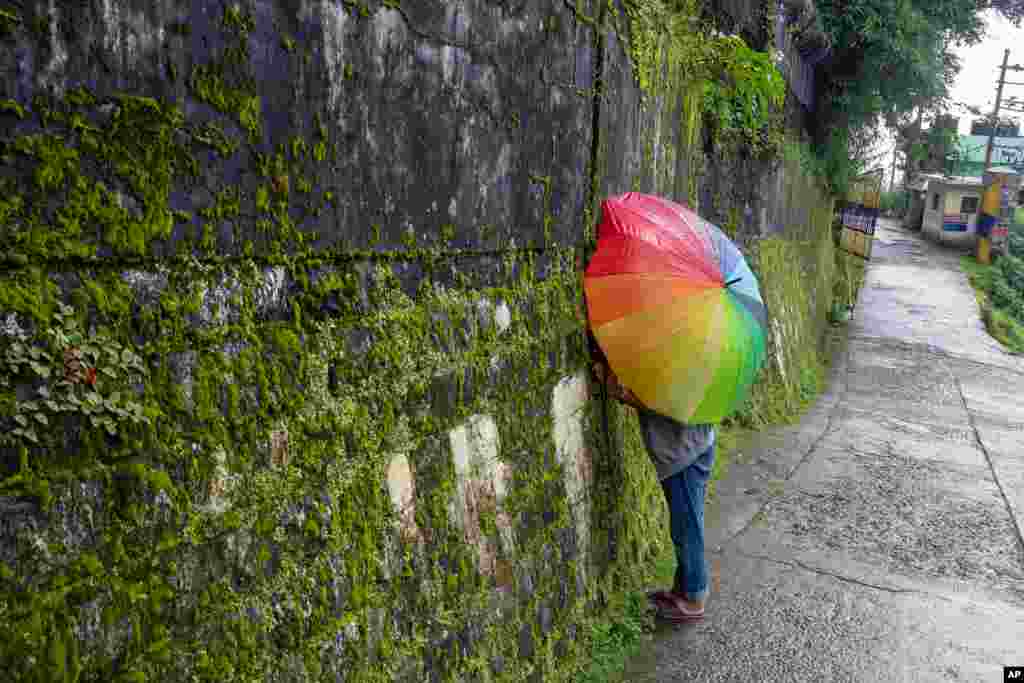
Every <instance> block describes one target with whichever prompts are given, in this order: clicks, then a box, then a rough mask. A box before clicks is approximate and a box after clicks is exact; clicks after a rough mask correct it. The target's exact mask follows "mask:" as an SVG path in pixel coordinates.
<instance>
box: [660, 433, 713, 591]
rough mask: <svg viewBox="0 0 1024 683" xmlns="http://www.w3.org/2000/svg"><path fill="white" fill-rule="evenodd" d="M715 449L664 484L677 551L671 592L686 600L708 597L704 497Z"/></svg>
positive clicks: (673, 540)
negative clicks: (683, 596)
mask: <svg viewBox="0 0 1024 683" xmlns="http://www.w3.org/2000/svg"><path fill="white" fill-rule="evenodd" d="M714 462H715V447H714V446H712V447H711V448H709V449H708V450H706V451H704V453H702V454H701V455H700V456H698V457H697V459H696V460H695V461H694V462H693V464H692V465H690V466H689V467H687V468H686V469H684V470H682V471H680V472H679V473H677V474H673V475H672V476H671V477H668V478H667V479H663V480H662V481H661V488H662V490H664V491H665V500H666V501H667V502H668V512H669V523H670V531H671V533H672V544H673V545H675V547H676V577H675V582H674V584H673V586H672V590H673V591H674V592H676V593H679V594H681V595H685V596H686V599H687V600H703V599H704V598H706V597H707V595H708V569H707V565H706V564H705V562H704V495H705V493H706V492H707V484H708V479H709V478H710V477H711V465H712V464H713V463H714Z"/></svg>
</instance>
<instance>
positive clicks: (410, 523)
mask: <svg viewBox="0 0 1024 683" xmlns="http://www.w3.org/2000/svg"><path fill="white" fill-rule="evenodd" d="M388 492H389V493H390V494H391V504H392V505H393V506H394V508H395V513H396V514H397V516H398V524H399V531H400V532H401V535H402V540H403V541H405V542H408V543H413V542H417V541H419V540H421V538H422V535H421V534H420V530H419V527H418V526H417V525H416V480H415V478H414V477H413V472H412V467H411V466H410V464H409V458H408V457H407V456H406V455H405V454H403V453H400V454H398V455H395V456H394V457H392V458H391V463H390V464H389V465H388Z"/></svg>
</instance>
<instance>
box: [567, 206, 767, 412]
mask: <svg viewBox="0 0 1024 683" xmlns="http://www.w3.org/2000/svg"><path fill="white" fill-rule="evenodd" d="M602 213H603V220H602V223H601V226H600V228H599V231H598V241H597V250H596V251H595V253H594V255H593V257H591V259H590V263H589V264H588V265H587V269H586V272H585V273H584V279H583V286H584V293H585V295H586V300H587V314H588V316H589V319H590V326H591V329H592V330H593V332H594V337H595V338H596V339H597V342H598V344H600V346H601V350H602V351H604V353H605V355H606V356H607V357H608V362H609V364H610V365H611V368H612V370H614V371H615V373H616V374H617V375H618V376H619V380H620V381H621V382H622V384H623V385H624V386H626V387H627V388H628V389H630V390H631V391H632V392H633V393H634V394H636V396H637V398H639V399H640V400H641V401H642V402H643V403H644V405H645V406H647V407H648V408H650V409H651V410H653V411H655V412H658V413H661V414H663V415H667V416H669V417H673V418H675V419H677V420H679V421H681V422H688V423H692V424H704V423H716V422H721V421H722V419H723V418H725V417H726V416H727V415H729V414H730V413H732V412H733V411H734V410H735V409H736V408H738V407H739V406H740V405H741V404H742V402H743V400H744V399H745V398H746V396H747V393H748V392H749V390H750V387H751V385H752V384H753V382H754V378H755V376H756V374H757V371H758V370H759V369H760V367H761V365H762V364H763V362H764V359H765V341H766V327H767V317H768V316H767V311H766V309H765V305H764V301H763V300H762V298H761V292H760V289H759V288H758V284H757V279H756V278H755V277H754V274H753V273H752V272H751V270H750V267H749V266H748V265H747V262H746V260H745V259H744V258H743V254H742V253H741V252H740V250H739V248H738V247H737V246H736V245H735V244H733V242H732V241H731V240H730V239H729V238H728V237H727V236H726V235H725V234H724V233H723V232H722V231H721V230H719V229H718V228H717V227H715V226H714V225H712V224H711V223H709V222H707V221H705V220H704V219H702V218H701V217H700V216H698V215H697V214H696V213H694V212H693V211H691V210H690V209H688V208H686V207H685V206H681V205H679V204H676V203H674V202H671V201H668V200H666V199H663V198H660V197H654V196H651V195H644V194H639V193H633V192H631V193H628V194H625V195H621V196H619V197H612V198H610V199H607V200H605V201H604V203H603V204H602Z"/></svg>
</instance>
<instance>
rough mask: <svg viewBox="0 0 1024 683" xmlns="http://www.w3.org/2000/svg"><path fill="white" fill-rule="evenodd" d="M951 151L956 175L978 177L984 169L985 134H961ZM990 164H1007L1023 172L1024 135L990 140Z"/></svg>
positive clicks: (1018, 171) (986, 141) (986, 139)
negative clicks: (953, 149) (954, 148)
mask: <svg viewBox="0 0 1024 683" xmlns="http://www.w3.org/2000/svg"><path fill="white" fill-rule="evenodd" d="M958 142H959V144H958V146H957V149H956V150H955V151H954V152H953V153H952V159H951V165H952V172H953V173H955V174H956V175H958V176H966V177H969V178H980V177H981V175H982V173H983V172H984V170H985V146H986V145H988V136H987V135H961V136H960V139H959V141H958ZM991 165H992V166H1009V167H1010V168H1012V169H1013V170H1014V171H1016V172H1017V173H1024V137H997V138H994V139H993V141H992V161H991Z"/></svg>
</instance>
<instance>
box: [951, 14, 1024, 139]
mask: <svg viewBox="0 0 1024 683" xmlns="http://www.w3.org/2000/svg"><path fill="white" fill-rule="evenodd" d="M985 23H986V25H987V26H988V31H987V33H986V35H985V38H984V39H983V40H982V42H981V43H980V44H978V45H972V46H971V47H961V48H958V49H956V50H955V52H956V54H957V56H958V57H960V63H961V64H960V65H961V70H960V74H959V75H958V76H957V78H956V82H955V83H954V84H953V90H952V96H953V100H955V101H957V102H963V103H966V104H969V105H973V106H975V107H981V110H982V111H983V112H985V113H990V112H991V111H992V107H993V106H994V105H995V103H996V85H997V83H998V81H999V67H1000V65H1001V64H1002V63H1003V51H1004V50H1006V49H1007V48H1008V49H1009V50H1010V64H1024V27H1022V28H1014V26H1013V24H1011V23H1010V22H1008V21H1007V20H1006V19H1004V18H1003V17H1001V16H999V15H998V14H996V13H995V12H986V13H985ZM1006 80H1007V81H1012V82H1016V83H1024V71H1007V76H1006ZM1009 96H1016V97H1018V98H1020V99H1024V86H1014V85H1007V86H1005V88H1004V89H1003V99H1004V100H1005V99H1006V98H1007V97H1009ZM950 113H952V114H953V116H958V117H960V133H961V134H968V133H970V132H971V120H972V119H973V118H974V116H973V115H972V114H971V113H970V112H968V111H965V110H963V109H960V108H956V109H954V110H953V111H952V112H950ZM1011 116H1014V117H1016V118H1017V119H1018V120H1021V119H1024V114H1011Z"/></svg>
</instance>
